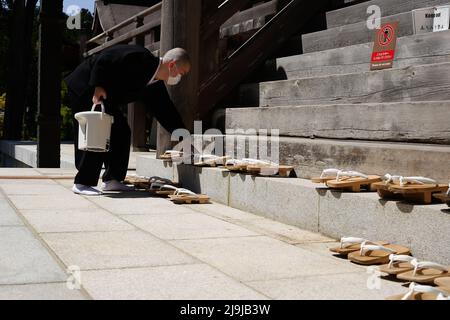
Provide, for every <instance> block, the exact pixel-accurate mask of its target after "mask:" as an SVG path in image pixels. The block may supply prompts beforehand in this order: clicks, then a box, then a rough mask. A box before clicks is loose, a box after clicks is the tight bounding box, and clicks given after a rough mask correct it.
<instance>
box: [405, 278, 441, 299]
mask: <svg viewBox="0 0 450 320" xmlns="http://www.w3.org/2000/svg"><path fill="white" fill-rule="evenodd" d="M414 293H434V294H436V295H437V296H438V298H439V296H441V297H442V298H444V300H447V299H448V293H447V292H445V291H442V290H440V289H438V288H435V287H431V286H423V285H419V284H417V283H415V282H413V283H411V285H410V286H409V291H408V293H406V294H405V296H404V297H403V298H402V300H409V299H411V298H412V296H413V295H414Z"/></svg>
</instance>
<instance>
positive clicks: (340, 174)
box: [336, 171, 369, 181]
mask: <svg viewBox="0 0 450 320" xmlns="http://www.w3.org/2000/svg"><path fill="white" fill-rule="evenodd" d="M342 177H349V178H364V179H368V178H369V176H368V175H365V174H364V173H361V172H357V171H339V172H338V174H337V177H336V180H337V181H341V180H342Z"/></svg>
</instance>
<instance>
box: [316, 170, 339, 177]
mask: <svg viewBox="0 0 450 320" xmlns="http://www.w3.org/2000/svg"><path fill="white" fill-rule="evenodd" d="M339 172H341V170H339V169H326V170H323V172H322V175H321V176H320V179H325V178H336V177H337V176H338V173H339Z"/></svg>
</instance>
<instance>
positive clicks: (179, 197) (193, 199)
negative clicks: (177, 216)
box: [169, 189, 211, 204]
mask: <svg viewBox="0 0 450 320" xmlns="http://www.w3.org/2000/svg"><path fill="white" fill-rule="evenodd" d="M169 198H170V201H172V202H174V203H176V204H207V203H210V200H211V199H210V198H209V197H208V196H207V195H202V194H196V193H194V192H192V191H191V190H187V189H177V190H175V192H174V194H173V195H169Z"/></svg>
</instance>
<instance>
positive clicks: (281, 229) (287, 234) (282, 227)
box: [239, 219, 335, 244]
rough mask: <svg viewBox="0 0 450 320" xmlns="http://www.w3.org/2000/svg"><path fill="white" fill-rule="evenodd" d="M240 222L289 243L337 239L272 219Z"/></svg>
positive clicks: (250, 228)
mask: <svg viewBox="0 0 450 320" xmlns="http://www.w3.org/2000/svg"><path fill="white" fill-rule="evenodd" d="M239 224H240V225H241V226H243V227H245V228H248V229H249V230H252V231H255V232H258V233H259V234H263V235H266V236H269V237H271V238H274V239H278V240H281V241H283V242H287V243H289V244H298V243H311V242H334V241H335V240H333V239H331V238H329V237H326V236H323V235H321V234H320V233H315V232H311V231H307V230H303V229H300V228H297V227H294V226H289V225H286V224H283V223H280V222H277V221H274V220H270V219H258V220H246V221H241V222H240V223H239Z"/></svg>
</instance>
